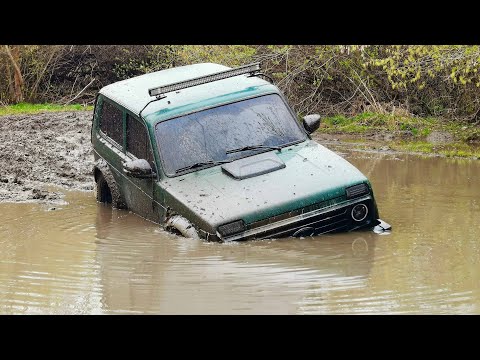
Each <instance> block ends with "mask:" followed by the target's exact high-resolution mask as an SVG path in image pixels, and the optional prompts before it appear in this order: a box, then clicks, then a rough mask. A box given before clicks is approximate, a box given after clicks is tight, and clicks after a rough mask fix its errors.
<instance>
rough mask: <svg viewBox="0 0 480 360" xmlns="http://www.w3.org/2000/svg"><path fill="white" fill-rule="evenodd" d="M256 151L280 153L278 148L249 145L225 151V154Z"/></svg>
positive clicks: (280, 149)
mask: <svg viewBox="0 0 480 360" xmlns="http://www.w3.org/2000/svg"><path fill="white" fill-rule="evenodd" d="M257 149H270V150H279V151H282V148H281V147H280V146H268V145H249V146H244V147H241V148H238V149H230V150H227V151H225V153H226V154H231V153H236V152H240V151H246V150H257Z"/></svg>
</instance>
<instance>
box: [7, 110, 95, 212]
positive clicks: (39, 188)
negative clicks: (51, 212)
mask: <svg viewBox="0 0 480 360" xmlns="http://www.w3.org/2000/svg"><path fill="white" fill-rule="evenodd" d="M91 119H92V112H91V111H75V112H72V111H69V112H55V113H52V112H49V113H47V112H45V113H39V114H28V115H7V116H0V202H47V203H62V202H63V200H62V198H63V193H62V192H61V191H59V190H54V191H52V190H51V189H49V188H50V185H54V186H59V187H61V188H64V189H69V190H84V191H92V190H93V189H94V180H93V175H92V167H93V152H92V147H91V143H90V126H91Z"/></svg>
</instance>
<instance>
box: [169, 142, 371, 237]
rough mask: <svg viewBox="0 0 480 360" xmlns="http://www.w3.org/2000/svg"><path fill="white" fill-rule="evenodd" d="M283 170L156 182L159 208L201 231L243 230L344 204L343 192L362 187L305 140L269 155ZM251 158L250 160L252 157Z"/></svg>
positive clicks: (211, 172) (342, 163)
mask: <svg viewBox="0 0 480 360" xmlns="http://www.w3.org/2000/svg"><path fill="white" fill-rule="evenodd" d="M275 153H276V154H277V155H278V157H279V158H280V159H281V160H282V161H283V162H284V163H285V165H286V166H285V168H282V169H279V170H276V171H273V172H270V173H267V174H263V175H259V176H255V177H251V178H247V179H242V180H238V179H234V178H233V177H231V176H230V175H228V174H226V173H224V172H223V171H222V169H221V166H215V167H212V168H208V169H204V170H199V171H196V172H193V173H189V174H185V175H182V176H178V177H174V178H167V179H165V180H164V181H161V182H160V186H161V187H162V188H163V193H164V195H165V205H167V206H168V207H169V208H170V209H172V210H173V211H175V212H178V213H179V214H181V215H183V216H185V217H186V218H187V219H188V220H190V221H192V222H193V223H194V224H196V225H197V226H200V227H201V228H202V229H203V230H205V231H208V232H211V233H215V229H216V227H217V226H218V225H221V224H225V223H228V222H231V221H235V220H239V219H243V220H244V221H245V223H246V224H249V223H252V222H255V221H259V220H262V219H265V218H268V217H272V216H275V215H278V214H282V213H285V212H288V211H292V210H295V209H300V208H302V207H306V206H309V205H312V204H315V203H318V202H321V201H325V200H331V199H336V201H341V200H344V199H345V187H348V186H350V185H354V184H358V183H360V182H367V178H366V177H365V176H364V175H363V174H362V173H361V172H360V171H359V170H358V169H357V168H355V167H354V166H353V165H352V164H350V163H349V162H348V161H346V160H345V159H343V158H342V157H340V156H338V155H337V154H335V153H334V152H333V151H331V150H329V149H327V148H325V147H324V146H322V145H320V144H318V143H316V142H315V141H313V140H307V141H305V142H303V143H301V144H297V145H292V146H290V147H287V148H283V149H282V151H281V152H277V151H275ZM253 157H255V155H254V156H253Z"/></svg>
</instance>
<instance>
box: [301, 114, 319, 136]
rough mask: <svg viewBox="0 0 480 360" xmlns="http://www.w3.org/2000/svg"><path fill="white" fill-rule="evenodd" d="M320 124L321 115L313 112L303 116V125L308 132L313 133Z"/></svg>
mask: <svg viewBox="0 0 480 360" xmlns="http://www.w3.org/2000/svg"><path fill="white" fill-rule="evenodd" d="M319 126H320V115H318V114H312V115H307V116H304V117H303V127H304V128H305V130H306V131H307V133H309V134H311V133H313V132H314V131H315V130H317V129H318V128H319Z"/></svg>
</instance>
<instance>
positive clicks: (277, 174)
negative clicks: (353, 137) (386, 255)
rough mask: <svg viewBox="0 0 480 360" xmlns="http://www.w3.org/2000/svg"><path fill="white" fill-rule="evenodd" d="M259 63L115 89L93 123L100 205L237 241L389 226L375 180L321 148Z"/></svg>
mask: <svg viewBox="0 0 480 360" xmlns="http://www.w3.org/2000/svg"><path fill="white" fill-rule="evenodd" d="M264 77H265V76H264V75H263V74H262V73H261V72H260V65H259V64H258V63H255V64H251V65H246V66H242V67H238V68H234V69H231V68H228V67H225V66H222V65H218V64H211V63H204V64H195V65H189V66H183V67H177V68H173V69H168V70H163V71H158V72H154V73H150V74H146V75H141V76H137V77H134V78H131V79H127V80H124V81H120V82H117V83H113V84H110V85H108V86H105V87H104V88H102V89H101V90H100V92H99V94H98V96H97V99H96V104H95V111H94V116H93V123H92V138H91V139H92V144H93V149H94V156H95V166H94V176H95V182H96V196H97V200H98V201H99V202H106V203H111V204H112V205H113V206H114V207H116V208H128V209H130V210H131V211H133V212H135V213H137V214H138V215H140V216H142V217H144V218H146V219H149V220H152V221H155V222H157V223H160V224H164V225H165V227H166V228H167V229H172V230H174V231H176V232H178V233H180V234H182V235H184V236H187V237H193V238H203V239H206V240H216V241H231V240H245V239H253V238H257V239H258V238H276V237H285V236H310V235H316V234H323V233H329V232H336V231H351V230H356V229H361V228H374V227H375V228H376V230H377V231H383V230H385V229H389V226H388V224H386V223H384V222H382V221H381V220H379V219H378V210H377V205H376V203H375V199H374V196H373V192H372V187H371V185H370V183H369V181H368V180H367V178H366V177H365V176H364V175H363V174H362V173H361V172H360V171H358V170H357V169H356V168H355V167H354V166H352V165H351V164H350V163H348V162H347V161H346V160H344V159H343V158H341V157H340V156H338V155H336V154H335V153H333V152H332V151H330V150H328V149H327V148H325V147H323V146H322V145H320V144H318V143H316V142H315V141H313V140H312V139H311V137H310V133H311V132H313V131H315V130H316V129H317V128H318V127H319V125H320V116H318V115H308V116H306V117H304V118H303V121H302V124H300V122H299V121H297V118H296V116H295V114H294V113H293V111H292V110H291V108H290V107H289V105H288V104H287V102H286V100H285V98H284V97H283V95H282V94H281V93H280V91H279V89H278V88H277V87H276V86H274V85H272V84H271V83H270V82H268V81H266V80H264V79H263V78H264Z"/></svg>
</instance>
